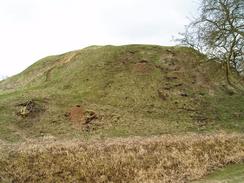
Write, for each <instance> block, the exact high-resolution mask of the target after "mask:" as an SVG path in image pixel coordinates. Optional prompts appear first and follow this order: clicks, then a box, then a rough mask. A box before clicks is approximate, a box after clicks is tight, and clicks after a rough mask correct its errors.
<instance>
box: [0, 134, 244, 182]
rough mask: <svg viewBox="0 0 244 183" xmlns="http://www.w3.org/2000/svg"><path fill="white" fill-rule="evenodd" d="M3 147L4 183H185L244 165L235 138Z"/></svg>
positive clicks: (242, 144) (243, 151)
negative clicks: (226, 167)
mask: <svg viewBox="0 0 244 183" xmlns="http://www.w3.org/2000/svg"><path fill="white" fill-rule="evenodd" d="M1 147H2V148H1V158H0V178H1V180H2V181H3V182H175V183H177V182H179V183H182V182H189V181H190V180H194V179H197V178H200V177H202V176H204V175H206V174H207V173H209V172H211V171H213V170H214V169H216V168H217V167H223V166H225V165H227V164H230V163H237V162H241V161H242V160H244V137H243V136H242V135H237V134H232V135H231V134H215V135H199V134H186V135H165V136H161V137H150V138H141V137H136V138H127V139H107V140H104V141H101V140H100V141H97V140H94V141H89V142H80V141H77V140H76V141H62V142H61V141H58V142H57V141H56V142H54V141H50V140H49V141H47V140H46V141H43V142H40V141H39V142H37V141H33V142H28V143H24V144H16V145H13V144H12V145H9V144H3V145H2V146H1ZM6 151H8V154H6Z"/></svg>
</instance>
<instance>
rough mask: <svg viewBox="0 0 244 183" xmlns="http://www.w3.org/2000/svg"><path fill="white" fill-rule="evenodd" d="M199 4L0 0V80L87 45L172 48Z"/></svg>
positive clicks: (186, 0)
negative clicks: (135, 45)
mask: <svg viewBox="0 0 244 183" xmlns="http://www.w3.org/2000/svg"><path fill="white" fill-rule="evenodd" d="M196 2H197V0H0V77H1V76H11V75H14V74H17V73H19V72H21V71H22V70H24V69H25V68H26V67H28V66H29V65H31V64H32V63H34V62H35V61H37V60H38V59H40V58H42V57H45V56H48V55H53V54H59V53H63V52H67V51H71V50H75V49H80V48H83V47H86V46H90V45H106V44H113V45H121V44H131V43H145V44H160V45H173V44H174V42H172V41H171V40H172V36H177V34H178V33H179V32H182V31H183V30H184V25H186V24H188V22H189V20H188V18H187V17H190V16H191V15H193V14H194V13H196V11H197V3H196Z"/></svg>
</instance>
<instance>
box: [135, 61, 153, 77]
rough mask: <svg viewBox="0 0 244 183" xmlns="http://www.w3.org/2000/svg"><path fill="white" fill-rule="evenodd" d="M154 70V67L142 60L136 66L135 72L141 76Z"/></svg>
mask: <svg viewBox="0 0 244 183" xmlns="http://www.w3.org/2000/svg"><path fill="white" fill-rule="evenodd" d="M152 70H153V65H151V64H149V63H148V62H147V61H144V60H142V61H141V62H139V63H136V64H134V66H133V71H135V72H137V73H141V74H148V73H150V72H151V71H152Z"/></svg>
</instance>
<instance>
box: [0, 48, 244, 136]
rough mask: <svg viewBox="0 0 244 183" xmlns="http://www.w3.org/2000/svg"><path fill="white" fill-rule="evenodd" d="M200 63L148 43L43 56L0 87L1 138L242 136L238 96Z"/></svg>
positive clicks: (185, 51)
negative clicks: (214, 132) (209, 132)
mask: <svg viewBox="0 0 244 183" xmlns="http://www.w3.org/2000/svg"><path fill="white" fill-rule="evenodd" d="M204 59H205V56H204V55H201V54H200V53H198V52H197V51H195V50H193V49H190V48H185V47H161V46H154V45H127V46H102V47H100V46H91V47H88V48H85V49H82V50H77V51H73V52H69V53H65V54H62V55H57V56H50V57H46V58H44V59H41V60H40V61H38V62H36V63H35V64H33V65H32V66H30V67H29V68H27V69H26V70H25V71H23V72H22V73H20V74H18V75H16V76H14V77H11V78H9V79H7V80H4V81H1V82H0V113H1V115H0V132H1V133H0V139H2V140H5V141H22V140H26V139H29V138H36V137H41V136H47V135H49V136H50V135H52V136H55V137H60V138H69V137H80V136H82V137H90V136H99V137H123V136H134V135H140V136H150V135H160V134H165V133H178V132H186V131H203V130H212V129H214V130H216V129H217V130H223V129H224V130H231V131H233V130H234V131H237V130H238V131H243V130H244V102H243V101H244V97H243V95H241V94H240V93H239V91H237V90H236V89H233V88H230V87H228V86H227V85H226V84H225V78H224V74H223V70H222V69H221V65H220V64H218V63H214V62H205V61H204ZM233 81H234V82H236V84H237V79H235V78H233ZM237 85H238V84H237ZM240 86H241V85H240ZM28 103H31V104H32V105H31V107H30V105H25V104H28ZM230 103H232V104H233V105H232V106H231V108H230V107H229V104H230ZM77 108H80V109H77Z"/></svg>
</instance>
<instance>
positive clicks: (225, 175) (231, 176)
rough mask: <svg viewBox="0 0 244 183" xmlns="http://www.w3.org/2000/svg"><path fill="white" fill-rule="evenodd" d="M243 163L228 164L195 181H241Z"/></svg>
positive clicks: (216, 182)
mask: <svg viewBox="0 0 244 183" xmlns="http://www.w3.org/2000/svg"><path fill="white" fill-rule="evenodd" d="M243 182H244V164H238V165H230V166H228V167H226V168H223V169H220V170H217V171H215V172H214V173H212V174H210V175H209V176H207V177H206V178H204V179H202V180H201V181H198V182H195V183H243Z"/></svg>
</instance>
